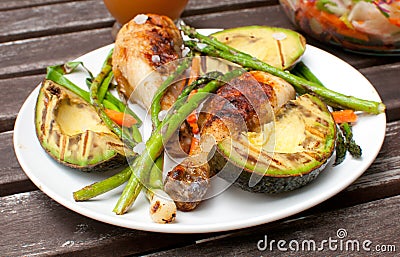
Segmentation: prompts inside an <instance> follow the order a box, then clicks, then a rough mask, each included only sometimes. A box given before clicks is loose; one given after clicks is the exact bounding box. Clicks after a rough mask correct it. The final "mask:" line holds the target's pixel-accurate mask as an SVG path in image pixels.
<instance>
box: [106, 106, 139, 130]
mask: <svg viewBox="0 0 400 257" xmlns="http://www.w3.org/2000/svg"><path fill="white" fill-rule="evenodd" d="M104 112H105V113H106V114H107V116H108V117H110V119H112V120H113V121H114V122H115V123H117V124H118V125H120V126H124V127H132V125H134V124H136V123H137V120H136V119H135V118H134V117H132V115H129V114H127V113H123V112H118V111H114V110H111V109H104Z"/></svg>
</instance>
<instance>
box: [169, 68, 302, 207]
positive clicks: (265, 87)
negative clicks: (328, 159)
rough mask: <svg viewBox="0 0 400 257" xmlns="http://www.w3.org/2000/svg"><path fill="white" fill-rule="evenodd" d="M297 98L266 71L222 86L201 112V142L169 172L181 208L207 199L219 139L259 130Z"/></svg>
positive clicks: (170, 191) (175, 199) (173, 197)
mask: <svg viewBox="0 0 400 257" xmlns="http://www.w3.org/2000/svg"><path fill="white" fill-rule="evenodd" d="M255 80H256V81H255ZM257 82H258V83H257ZM294 98H295V91H294V89H293V87H292V86H291V85H290V84H289V83H287V82H286V81H284V80H283V79H280V78H278V77H275V76H273V75H270V74H269V73H265V72H259V71H254V72H249V73H245V74H243V75H242V76H240V77H238V78H235V79H234V80H232V81H231V82H230V83H228V84H226V85H224V86H222V87H221V88H220V89H219V90H218V91H217V92H216V94H215V95H214V96H213V97H211V98H210V99H209V100H208V101H207V102H206V103H205V104H204V106H205V108H203V110H202V114H200V116H199V123H200V124H199V125H200V127H201V131H200V144H199V146H198V147H197V149H194V150H193V149H191V153H193V154H192V155H190V156H188V157H187V158H186V159H184V160H183V162H182V163H181V164H179V165H177V166H176V167H175V168H174V169H172V170H171V171H170V172H168V174H167V177H166V180H165V183H164V189H165V191H166V192H167V193H168V194H169V195H170V196H171V197H172V199H174V201H175V203H176V204H177V207H178V209H179V210H182V211H190V210H192V209H194V208H195V207H196V206H197V205H198V204H199V203H200V201H201V200H203V196H204V195H205V193H206V191H207V188H208V186H209V178H210V176H211V174H210V167H209V166H208V163H207V156H208V153H209V152H210V151H211V149H212V147H213V146H214V144H215V143H218V142H221V141H222V140H223V139H224V138H227V137H229V136H233V137H234V136H235V135H237V134H238V133H240V132H242V131H246V130H248V131H259V130H260V127H261V125H263V124H265V123H267V122H269V121H271V120H272V119H273V114H274V113H276V112H277V111H278V110H279V108H281V107H282V106H283V105H284V104H285V103H286V102H287V101H289V100H291V99H294Z"/></svg>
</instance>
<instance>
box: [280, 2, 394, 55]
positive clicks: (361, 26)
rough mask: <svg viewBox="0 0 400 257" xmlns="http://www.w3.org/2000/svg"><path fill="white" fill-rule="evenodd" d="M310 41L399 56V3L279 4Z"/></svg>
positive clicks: (364, 51)
mask: <svg viewBox="0 0 400 257" xmlns="http://www.w3.org/2000/svg"><path fill="white" fill-rule="evenodd" d="M279 1H280V4H281V6H282V7H283V9H284V10H285V12H286V14H287V16H288V17H289V19H290V20H291V21H292V22H293V23H294V24H295V25H296V26H298V27H299V28H300V29H301V30H302V31H304V32H305V33H306V34H308V35H310V36H311V37H313V38H315V39H317V40H319V41H322V42H328V43H331V44H334V45H339V46H342V47H344V48H346V49H349V50H352V51H356V52H361V53H368V54H378V55H400V0H279Z"/></svg>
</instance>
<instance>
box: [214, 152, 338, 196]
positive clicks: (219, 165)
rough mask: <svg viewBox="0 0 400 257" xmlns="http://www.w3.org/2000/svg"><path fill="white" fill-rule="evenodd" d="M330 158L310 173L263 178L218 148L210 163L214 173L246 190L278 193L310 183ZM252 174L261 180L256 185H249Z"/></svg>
mask: <svg viewBox="0 0 400 257" xmlns="http://www.w3.org/2000/svg"><path fill="white" fill-rule="evenodd" d="M212 152H213V151H212ZM329 160H330V158H329V159H327V160H326V161H325V162H324V163H323V164H322V165H321V166H319V167H318V168H316V169H313V170H311V171H310V172H309V173H306V174H304V173H303V174H302V176H288V177H271V176H268V175H264V176H262V178H260V177H261V175H257V174H256V173H254V172H252V171H251V170H248V169H243V168H242V167H238V166H236V165H234V164H233V163H232V162H230V161H228V160H227V158H226V156H224V155H222V154H221V153H219V151H218V150H217V151H215V154H214V156H213V157H212V158H211V159H210V161H209V164H210V169H211V172H212V174H217V176H220V177H221V178H223V179H225V180H226V181H228V182H234V184H235V185H236V186H238V187H240V188H241V189H243V190H245V191H249V192H253V193H268V194H277V193H283V192H287V191H292V190H295V189H297V188H300V187H303V186H305V185H307V184H309V183H310V182H311V181H313V180H314V179H316V178H317V176H318V175H319V174H320V173H321V171H322V170H324V169H325V167H326V165H327V164H328V163H329ZM222 169H226V170H229V171H230V172H221V173H220V172H219V171H221V170H222ZM239 174H240V175H239ZM251 176H256V177H253V178H252V179H256V180H259V182H258V183H257V184H256V185H254V186H250V185H249V181H250V177H251Z"/></svg>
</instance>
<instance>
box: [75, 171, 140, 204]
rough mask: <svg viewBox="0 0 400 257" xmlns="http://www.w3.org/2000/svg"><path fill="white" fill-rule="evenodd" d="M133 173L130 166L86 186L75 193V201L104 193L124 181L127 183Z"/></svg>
mask: <svg viewBox="0 0 400 257" xmlns="http://www.w3.org/2000/svg"><path fill="white" fill-rule="evenodd" d="M131 174H132V170H131V168H130V167H127V168H125V169H124V170H122V171H121V172H119V173H117V174H115V175H114V176H111V177H109V178H107V179H105V180H102V181H99V182H96V183H94V184H91V185H89V186H85V187H83V188H82V189H80V190H78V191H75V192H74V193H73V196H74V200H75V201H86V200H89V199H91V198H93V197H96V196H98V195H101V194H104V193H105V192H108V191H110V190H112V189H114V188H116V187H118V186H120V185H122V184H123V183H125V182H126V181H127V180H128V179H129V177H130V176H131Z"/></svg>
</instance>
